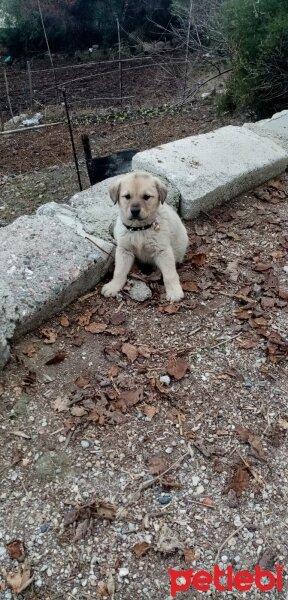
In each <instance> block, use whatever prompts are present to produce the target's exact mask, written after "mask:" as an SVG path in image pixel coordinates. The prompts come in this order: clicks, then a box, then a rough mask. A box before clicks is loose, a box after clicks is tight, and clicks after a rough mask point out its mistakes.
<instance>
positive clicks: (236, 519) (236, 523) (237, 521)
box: [234, 515, 242, 527]
mask: <svg viewBox="0 0 288 600" xmlns="http://www.w3.org/2000/svg"><path fill="white" fill-rule="evenodd" d="M234 525H235V527H241V525H242V521H241V519H240V517H239V515H236V517H235V519H234Z"/></svg>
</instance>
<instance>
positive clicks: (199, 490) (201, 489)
mask: <svg viewBox="0 0 288 600" xmlns="http://www.w3.org/2000/svg"><path fill="white" fill-rule="evenodd" d="M203 492H204V486H203V485H198V487H197V488H196V494H197V496H200V494H203Z"/></svg>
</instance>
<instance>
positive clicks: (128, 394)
mask: <svg viewBox="0 0 288 600" xmlns="http://www.w3.org/2000/svg"><path fill="white" fill-rule="evenodd" d="M143 391H144V390H143V387H140V388H137V389H136V390H123V392H121V394H120V396H119V401H120V403H121V402H123V403H124V405H125V406H126V407H129V406H134V405H135V404H138V402H142V400H143Z"/></svg>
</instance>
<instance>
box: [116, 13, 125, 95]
mask: <svg viewBox="0 0 288 600" xmlns="http://www.w3.org/2000/svg"><path fill="white" fill-rule="evenodd" d="M116 21H117V31H118V60H119V92H120V103H121V106H122V105H123V74H122V60H121V34H120V23H119V19H118V17H117V18H116Z"/></svg>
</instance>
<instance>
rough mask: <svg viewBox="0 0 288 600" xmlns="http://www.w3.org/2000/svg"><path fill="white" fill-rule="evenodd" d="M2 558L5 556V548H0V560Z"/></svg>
mask: <svg viewBox="0 0 288 600" xmlns="http://www.w3.org/2000/svg"><path fill="white" fill-rule="evenodd" d="M4 556H6V548H4V546H0V558H4Z"/></svg>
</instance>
